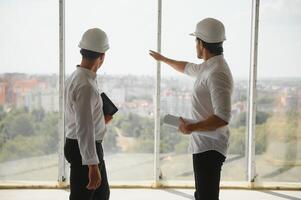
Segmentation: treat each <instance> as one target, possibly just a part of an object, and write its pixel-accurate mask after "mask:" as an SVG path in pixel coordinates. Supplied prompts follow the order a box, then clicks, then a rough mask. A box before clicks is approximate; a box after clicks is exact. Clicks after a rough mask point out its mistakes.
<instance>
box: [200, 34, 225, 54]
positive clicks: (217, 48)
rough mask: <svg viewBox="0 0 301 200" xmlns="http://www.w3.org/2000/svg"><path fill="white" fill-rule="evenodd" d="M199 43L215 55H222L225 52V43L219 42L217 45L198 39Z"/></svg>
mask: <svg viewBox="0 0 301 200" xmlns="http://www.w3.org/2000/svg"><path fill="white" fill-rule="evenodd" d="M196 39H197V40H198V41H199V42H200V41H201V42H202V44H203V47H204V48H205V49H207V50H208V51H209V52H210V53H212V54H215V55H221V54H223V52H224V48H223V42H217V43H208V42H204V41H203V40H201V39H200V38H196Z"/></svg>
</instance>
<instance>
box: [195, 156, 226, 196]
mask: <svg viewBox="0 0 301 200" xmlns="http://www.w3.org/2000/svg"><path fill="white" fill-rule="evenodd" d="M225 159H226V158H225V156H224V155H222V154H221V153H219V152H217V151H213V150H211V151H206V152H203V153H198V154H193V157H192V160H193V169H194V179H195V190H196V191H195V193H194V197H195V199H196V200H218V198H219V184H220V172H221V168H222V165H223V162H224V161H225Z"/></svg>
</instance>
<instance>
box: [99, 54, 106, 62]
mask: <svg viewBox="0 0 301 200" xmlns="http://www.w3.org/2000/svg"><path fill="white" fill-rule="evenodd" d="M99 59H100V61H103V60H104V59H105V53H102V54H101V55H100V57H99Z"/></svg>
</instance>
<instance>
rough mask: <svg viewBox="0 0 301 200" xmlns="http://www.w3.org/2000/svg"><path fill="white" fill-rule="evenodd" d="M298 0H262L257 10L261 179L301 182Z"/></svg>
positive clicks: (300, 83)
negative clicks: (258, 12)
mask: <svg viewBox="0 0 301 200" xmlns="http://www.w3.org/2000/svg"><path fill="white" fill-rule="evenodd" d="M300 6H301V3H300V1H294V0H289V1H285V2H284V1H277V3H274V2H273V1H263V2H262V6H261V10H260V27H259V54H258V55H259V56H258V58H259V60H258V83H257V115H256V137H257V140H256V154H257V155H256V171H257V174H258V178H259V179H260V180H261V181H273V182H276V181H285V182H300V181H301V174H300V170H301V167H300V162H301V148H300V147H301V102H300V99H301V68H300V63H299V61H298V57H299V52H300V51H301V40H300V34H301V26H300V19H301V11H300Z"/></svg>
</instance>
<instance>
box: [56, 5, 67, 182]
mask: <svg viewBox="0 0 301 200" xmlns="http://www.w3.org/2000/svg"><path fill="white" fill-rule="evenodd" d="M59 54H60V55H59V68H60V69H59V127H58V128H59V131H58V133H59V149H58V151H59V158H58V159H59V161H58V181H59V183H63V182H65V181H66V170H65V169H66V162H65V157H64V153H63V152H64V144H65V131H64V127H65V114H64V82H65V0H59Z"/></svg>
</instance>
